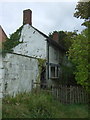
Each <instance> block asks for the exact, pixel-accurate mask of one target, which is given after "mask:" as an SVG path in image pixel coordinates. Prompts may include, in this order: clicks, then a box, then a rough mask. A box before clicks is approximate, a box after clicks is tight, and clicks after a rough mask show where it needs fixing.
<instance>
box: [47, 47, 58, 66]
mask: <svg viewBox="0 0 90 120" xmlns="http://www.w3.org/2000/svg"><path fill="white" fill-rule="evenodd" d="M59 62H60V51H59V50H58V49H56V48H55V47H53V46H52V45H50V46H49V63H54V64H59Z"/></svg>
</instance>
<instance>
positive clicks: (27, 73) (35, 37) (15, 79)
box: [0, 24, 60, 96]
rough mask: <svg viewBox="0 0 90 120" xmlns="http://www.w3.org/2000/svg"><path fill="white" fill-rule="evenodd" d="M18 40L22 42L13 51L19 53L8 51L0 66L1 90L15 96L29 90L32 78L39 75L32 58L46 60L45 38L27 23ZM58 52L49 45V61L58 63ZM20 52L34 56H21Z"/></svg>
mask: <svg viewBox="0 0 90 120" xmlns="http://www.w3.org/2000/svg"><path fill="white" fill-rule="evenodd" d="M19 41H23V43H21V44H19V45H17V46H16V47H15V48H13V50H14V53H17V54H19V55H16V54H9V53H8V54H7V55H6V56H5V58H4V59H3V67H1V68H0V71H1V72H2V80H3V92H4V93H5V94H9V95H12V96H15V95H16V94H17V93H19V92H25V91H26V92H28V91H31V89H32V80H33V81H36V80H37V77H38V75H39V68H38V60H37V59H34V58H41V59H46V60H47V41H46V38H45V37H44V36H43V35H42V34H40V33H39V32H38V31H37V30H35V29H34V28H33V27H32V26H30V25H28V24H27V25H24V26H23V29H22V31H21V37H20V40H19ZM59 52H60V51H58V49H55V48H54V47H53V46H52V45H50V47H49V62H50V63H54V64H59V61H60V60H59ZM20 54H21V55H26V56H29V57H30V56H31V57H34V58H29V57H25V56H21V55H20ZM49 70H50V68H49ZM46 72H47V71H46ZM49 73H50V71H49ZM5 84H7V85H5ZM5 87H6V90H5Z"/></svg>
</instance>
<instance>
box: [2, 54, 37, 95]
mask: <svg viewBox="0 0 90 120" xmlns="http://www.w3.org/2000/svg"><path fill="white" fill-rule="evenodd" d="M3 65H4V79H3V89H4V90H3V91H4V94H5V95H6V94H9V95H12V96H15V95H16V94H18V93H19V92H29V91H31V89H32V80H33V81H36V79H37V77H38V74H39V69H38V60H37V59H33V58H27V57H24V56H20V55H15V54H7V55H6V57H5V58H4V60H3Z"/></svg>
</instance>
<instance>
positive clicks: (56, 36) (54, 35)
mask: <svg viewBox="0 0 90 120" xmlns="http://www.w3.org/2000/svg"><path fill="white" fill-rule="evenodd" d="M53 40H55V41H56V42H57V43H59V34H58V32H56V31H55V32H54V33H53Z"/></svg>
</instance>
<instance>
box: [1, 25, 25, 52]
mask: <svg viewBox="0 0 90 120" xmlns="http://www.w3.org/2000/svg"><path fill="white" fill-rule="evenodd" d="M22 28H23V26H21V27H20V28H19V29H17V30H16V32H14V33H12V34H11V35H10V37H9V38H7V40H6V42H3V48H2V53H3V54H4V53H7V52H12V51H13V49H12V48H14V47H15V46H17V45H18V44H20V43H22V42H20V41H19V39H20V36H21V31H22Z"/></svg>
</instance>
